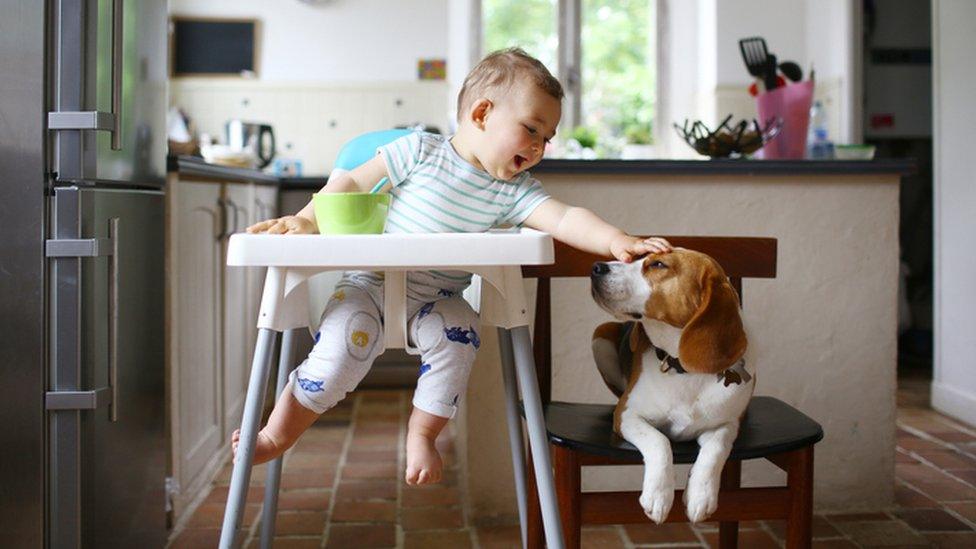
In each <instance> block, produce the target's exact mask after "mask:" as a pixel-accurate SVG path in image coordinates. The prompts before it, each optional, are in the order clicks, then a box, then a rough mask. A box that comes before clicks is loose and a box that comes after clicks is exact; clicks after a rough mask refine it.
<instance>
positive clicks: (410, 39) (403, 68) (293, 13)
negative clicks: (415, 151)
mask: <svg viewBox="0 0 976 549" xmlns="http://www.w3.org/2000/svg"><path fill="white" fill-rule="evenodd" d="M447 8H448V0H398V1H395V2H394V1H390V0H332V1H330V2H323V3H320V4H315V5H309V4H305V3H303V2H299V1H298V0H273V1H269V0H170V13H172V14H173V15H197V16H207V17H247V18H255V19H258V20H260V28H261V31H260V38H259V45H260V46H259V48H260V49H259V51H260V58H259V71H260V74H259V78H261V79H263V80H274V81H281V80H291V81H294V80H300V81H306V82H307V81H313V82H323V81H329V82H335V81H340V82H342V81H368V82H376V81H413V80H416V79H417V60H418V59H420V58H439V59H444V58H445V57H447V11H448V9H447Z"/></svg>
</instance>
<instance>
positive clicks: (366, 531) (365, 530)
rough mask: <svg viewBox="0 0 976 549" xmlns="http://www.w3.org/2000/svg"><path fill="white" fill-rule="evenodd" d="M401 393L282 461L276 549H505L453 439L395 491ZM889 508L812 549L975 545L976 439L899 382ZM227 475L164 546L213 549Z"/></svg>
mask: <svg viewBox="0 0 976 549" xmlns="http://www.w3.org/2000/svg"><path fill="white" fill-rule="evenodd" d="M409 396H410V391H406V390H402V391H361V392H357V393H355V394H354V395H352V396H351V397H350V398H348V399H347V401H346V402H344V403H342V404H340V405H339V406H338V407H337V408H335V409H333V410H330V411H329V412H328V413H326V414H325V415H324V416H323V417H322V418H321V419H320V420H319V422H318V423H316V424H315V426H314V427H313V428H312V429H310V430H309V431H308V432H307V433H306V434H305V435H304V436H303V437H302V439H301V440H300V441H299V443H298V444H297V445H296V447H295V449H294V450H292V451H291V452H290V453H289V454H288V455H287V457H286V458H285V466H284V474H283V484H282V490H281V497H280V503H279V510H278V518H277V532H276V535H277V537H276V539H275V544H274V546H275V547H286V548H290V547H296V548H297V547H325V548H328V549H332V548H343V547H349V548H353V547H354V548H367V547H404V548H424V549H436V548H451V549H456V548H478V547H480V548H483V549H489V548H491V549H494V548H506V549H507V548H511V547H517V546H518V545H519V534H518V528H517V527H516V526H515V525H511V526H504V527H493V528H482V527H475V526H474V525H472V522H471V520H470V518H469V517H468V516H467V514H466V512H465V509H464V508H463V507H462V506H461V501H462V494H461V493H460V491H459V489H458V483H457V469H456V462H455V454H454V451H453V447H452V437H451V436H450V433H449V432H447V431H449V430H450V428H449V429H448V430H447V431H446V432H445V433H444V435H442V436H441V440H439V441H438V442H439V446H440V448H441V452H442V454H443V456H444V457H445V462H446V467H447V469H446V471H445V481H444V483H443V484H441V485H437V486H431V487H423V488H415V487H409V486H407V485H405V484H404V483H403V482H402V480H401V477H402V471H403V470H404V456H403V449H404V435H405V429H406V418H407V414H408V412H409ZM898 400H899V408H898V448H897V455H896V461H897V465H896V471H897V475H896V476H897V479H896V481H895V483H896V485H895V490H896V499H897V504H896V506H895V507H893V508H891V509H887V510H885V511H883V512H877V513H861V514H825V515H817V516H815V518H814V539H815V541H814V543H813V547H819V548H841V547H881V546H891V547H894V546H897V547H951V548H955V547H959V548H962V547H966V548H973V547H976V429H974V428H972V427H968V426H965V425H962V424H960V423H958V422H955V421H953V420H951V419H949V418H947V417H945V416H942V415H939V414H938V413H935V412H933V411H932V410H931V409H929V408H928V381H927V380H925V379H900V380H899V395H898ZM264 473H265V467H258V468H256V469H255V471H254V474H253V475H252V480H251V483H252V492H251V495H250V498H249V503H248V505H247V510H246V513H245V527H246V530H247V534H246V538H245V542H244V546H245V547H247V548H252V547H257V546H258V540H259V539H260V532H259V528H260V520H259V511H260V509H261V497H262V493H263V491H262V489H261V486H263V479H264ZM229 478H230V468H229V466H228V467H227V468H225V469H224V471H223V472H222V474H221V475H220V478H219V479H218V480H217V482H215V484H214V486H213V487H212V489H211V493H210V495H209V496H208V497H207V499H206V500H205V501H204V502H203V503H202V504H201V505H200V506H199V507H198V508H197V509H196V511H195V512H194V514H193V516H192V517H191V518H190V520H189V521H187V522H186V524H184V525H180V527H179V528H178V529H177V530H176V531H175V532H174V535H173V538H172V542H171V544H170V546H171V547H178V548H191V547H208V548H209V547H215V546H216V543H217V539H218V538H219V531H220V522H221V519H222V515H223V502H224V501H226V497H227V483H228V480H229ZM783 534H784V527H783V524H782V523H781V522H778V521H764V522H751V523H746V524H744V525H742V527H741V530H740V534H739V540H740V541H739V546H740V547H743V548H748V549H753V548H760V549H761V548H764V547H782V546H783ZM716 538H717V531H716V527H715V526H710V525H705V526H702V527H694V528H692V527H689V526H688V525H684V524H665V525H662V526H654V525H652V524H650V523H648V524H638V525H621V526H610V527H593V528H586V529H585V530H584V533H583V546H584V547H592V548H607V549H610V548H631V547H712V546H715V545H716V543H717V539H716Z"/></svg>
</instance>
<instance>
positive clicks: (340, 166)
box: [332, 130, 414, 170]
mask: <svg viewBox="0 0 976 549" xmlns="http://www.w3.org/2000/svg"><path fill="white" fill-rule="evenodd" d="M413 132H414V130H380V131H375V132H369V133H364V134H362V135H360V136H357V137H354V138H352V139H350V140H349V141H347V142H346V144H345V145H343V146H342V148H341V149H339V154H338V155H337V156H336V159H335V163H334V164H333V165H332V168H333V170H351V169H353V168H356V167H358V166H359V165H360V164H363V163H365V162H366V161H367V160H369V159H371V158H373V157H374V156H376V149H378V148H379V147H382V146H383V145H386V144H388V143H392V142H393V141H396V140H397V139H399V138H401V137H403V136H404V135H408V134H410V133H413Z"/></svg>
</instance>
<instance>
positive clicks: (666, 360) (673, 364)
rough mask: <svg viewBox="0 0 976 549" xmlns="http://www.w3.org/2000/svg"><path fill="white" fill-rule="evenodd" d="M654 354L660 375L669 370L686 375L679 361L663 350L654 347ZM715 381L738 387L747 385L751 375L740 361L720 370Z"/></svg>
mask: <svg viewBox="0 0 976 549" xmlns="http://www.w3.org/2000/svg"><path fill="white" fill-rule="evenodd" d="M654 354H655V355H656V356H657V359H658V360H660V361H661V365H660V368H661V373H662V374H666V373H668V372H670V371H671V370H674V373H676V374H686V373H688V371H687V370H685V369H684V367H683V366H681V361H680V360H678V359H677V358H676V357H673V356H671V355H669V354H668V353H667V352H666V351H664V349H661V348H660V347H656V346H655V347H654ZM715 376H716V378H717V379H716V381H718V382H721V383H723V384H724V385H725V386H726V387H728V386H729V385H739V384H740V383H749V382H750V381H751V380H752V375H750V374H749V372H748V371H746V361H745V360H744V359H740V360H739V361H738V362H736V363H735V364H733V365H732V366H730V367H728V368H726V369H725V370H722V371H721V372H718V373H717V374H715Z"/></svg>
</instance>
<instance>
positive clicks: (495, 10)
mask: <svg viewBox="0 0 976 549" xmlns="http://www.w3.org/2000/svg"><path fill="white" fill-rule="evenodd" d="M654 4H655V0H582V14H581V23H582V31H581V32H582V34H581V37H580V45H581V49H582V59H581V76H582V120H580V125H582V126H585V127H586V128H588V129H591V130H593V132H594V133H595V135H596V138H597V144H596V150H597V152H598V154H599V155H600V156H615V155H616V154H617V153H618V152H619V149H620V147H621V146H622V145H623V144H624V143H639V144H643V143H650V142H651V136H652V135H653V133H652V128H651V122H652V120H653V119H654V101H655V93H654V89H655V70H654V68H655V67H654V61H655V59H654V56H655V53H654V52H655V49H654V48H655V41H656V38H655V31H656V23H655V17H656V14H655V10H654ZM482 9H483V13H482V16H483V17H482V21H483V25H484V27H483V32H484V41H485V51H486V52H489V51H494V50H497V49H502V48H506V47H511V46H519V47H522V48H523V49H525V50H526V51H527V52H528V53H530V54H531V55H534V56H536V57H538V58H539V59H540V60H541V61H542V62H543V63H544V64H545V65H546V66H547V67H549V70H550V71H552V72H553V74H557V69H558V67H557V66H556V51H557V45H558V36H557V30H556V25H557V17H558V15H557V14H558V11H559V10H558V0H483V2H482ZM560 133H561V134H563V135H566V134H568V133H569V132H566V131H565V129H564V131H562V132H560Z"/></svg>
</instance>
